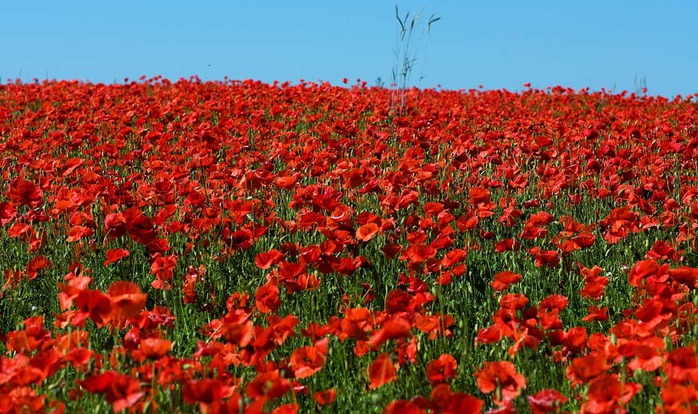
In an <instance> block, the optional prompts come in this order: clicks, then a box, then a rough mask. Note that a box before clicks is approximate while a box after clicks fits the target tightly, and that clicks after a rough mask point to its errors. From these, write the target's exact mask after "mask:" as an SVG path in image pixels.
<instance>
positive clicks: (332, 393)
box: [313, 388, 337, 405]
mask: <svg viewBox="0 0 698 414" xmlns="http://www.w3.org/2000/svg"><path fill="white" fill-rule="evenodd" d="M336 397H337V390H335V389H334V388H329V389H326V390H323V391H317V392H315V393H313V400H315V401H316V402H317V403H318V404H320V405H330V404H332V402H334V399H335V398H336Z"/></svg>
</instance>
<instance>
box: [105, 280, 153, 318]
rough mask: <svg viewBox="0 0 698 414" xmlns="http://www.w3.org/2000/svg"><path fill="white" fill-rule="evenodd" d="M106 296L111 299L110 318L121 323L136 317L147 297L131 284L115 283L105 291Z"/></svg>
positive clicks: (124, 282) (136, 286)
mask: <svg viewBox="0 0 698 414" xmlns="http://www.w3.org/2000/svg"><path fill="white" fill-rule="evenodd" d="M107 296H108V297H109V298H110V299H111V317H112V318H113V319H114V320H115V321H117V323H121V322H123V321H125V320H127V319H130V318H133V317H135V316H136V315H138V314H139V313H140V312H141V310H143V307H144V306H145V301H146V299H147V297H148V295H146V294H145V293H141V289H140V288H139V287H138V285H136V284H135V283H133V282H126V281H117V282H114V283H112V284H111V286H109V289H107Z"/></svg>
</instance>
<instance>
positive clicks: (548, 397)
mask: <svg viewBox="0 0 698 414" xmlns="http://www.w3.org/2000/svg"><path fill="white" fill-rule="evenodd" d="M527 401H528V406H529V407H530V408H531V411H532V412H533V414H550V413H557V412H559V411H560V406H561V405H562V404H564V403H566V402H567V397H565V396H564V395H562V393H560V391H558V390H553V389H545V390H542V391H539V392H537V393H536V394H534V395H531V396H529V397H528V398H527Z"/></svg>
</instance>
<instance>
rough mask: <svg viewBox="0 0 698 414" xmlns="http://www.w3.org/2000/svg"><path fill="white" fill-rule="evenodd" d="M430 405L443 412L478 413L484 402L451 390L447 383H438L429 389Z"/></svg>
mask: <svg viewBox="0 0 698 414" xmlns="http://www.w3.org/2000/svg"><path fill="white" fill-rule="evenodd" d="M430 398H431V406H433V407H434V408H435V409H436V410H437V412H440V413H444V414H479V413H482V407H483V406H484V405H485V402H484V401H482V400H481V399H479V398H475V397H473V396H472V395H469V394H465V393H462V392H453V391H452V390H451V387H450V386H449V385H448V384H439V385H437V386H435V387H434V389H433V390H432V391H431V395H430Z"/></svg>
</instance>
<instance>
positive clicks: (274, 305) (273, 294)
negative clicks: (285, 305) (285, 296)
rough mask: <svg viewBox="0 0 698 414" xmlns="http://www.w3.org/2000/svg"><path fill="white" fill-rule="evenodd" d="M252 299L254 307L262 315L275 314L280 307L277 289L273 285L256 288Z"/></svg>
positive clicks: (268, 284)
mask: <svg viewBox="0 0 698 414" xmlns="http://www.w3.org/2000/svg"><path fill="white" fill-rule="evenodd" d="M254 299H255V306H256V307H257V309H258V310H259V311H260V312H262V313H271V312H276V310H277V309H279V307H280V306H281V301H280V300H279V287H278V286H276V285H275V284H273V283H267V284H265V285H262V286H260V287H259V288H257V291H256V292H255V294H254Z"/></svg>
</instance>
